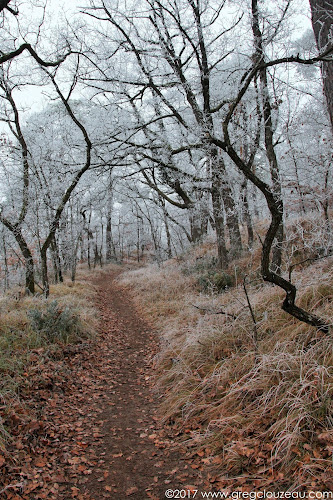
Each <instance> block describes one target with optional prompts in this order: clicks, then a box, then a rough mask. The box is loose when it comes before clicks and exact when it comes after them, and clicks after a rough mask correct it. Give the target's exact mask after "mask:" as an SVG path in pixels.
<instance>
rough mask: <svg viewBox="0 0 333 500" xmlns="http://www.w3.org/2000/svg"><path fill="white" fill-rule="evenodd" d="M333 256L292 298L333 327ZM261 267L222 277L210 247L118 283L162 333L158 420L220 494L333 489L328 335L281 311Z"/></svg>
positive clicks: (302, 280)
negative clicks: (245, 489)
mask: <svg viewBox="0 0 333 500" xmlns="http://www.w3.org/2000/svg"><path fill="white" fill-rule="evenodd" d="M332 261H333V260H332V257H330V258H327V259H323V260H320V261H318V262H316V263H314V264H312V265H308V267H306V268H304V269H303V270H295V271H294V273H293V281H294V282H295V284H296V285H297V287H298V289H299V293H298V303H299V304H300V305H301V306H302V307H305V308H307V309H308V310H310V311H313V312H315V313H316V314H318V315H321V316H323V317H324V318H326V319H327V321H328V322H329V323H331V322H332V318H333V304H332V297H333V271H332ZM258 268H259V251H258V252H254V253H253V254H252V255H250V256H249V257H248V258H244V259H242V260H239V261H237V262H235V263H234V264H233V266H232V267H230V268H229V269H228V270H227V272H226V273H225V274H227V276H225V275H222V276H221V273H219V272H217V271H216V269H215V268H214V255H213V250H212V246H211V245H209V244H206V245H202V246H201V247H198V248H196V249H193V250H192V251H191V252H190V253H189V254H188V255H185V256H183V257H182V258H181V259H177V260H171V261H168V262H166V263H165V264H164V265H163V266H162V267H160V268H158V267H156V266H148V267H146V268H143V269H139V270H135V271H131V272H128V273H127V274H125V276H124V277H123V279H122V282H123V283H124V284H125V285H128V286H129V287H130V288H131V290H132V291H133V296H134V299H135V301H136V303H137V307H138V308H139V309H140V310H141V311H142V312H143V313H144V314H145V316H146V317H147V319H148V320H149V321H151V322H152V323H153V324H154V325H155V326H156V327H158V328H159V331H160V336H161V353H160V355H159V358H158V360H157V365H158V372H159V377H158V386H159V390H160V391H162V392H163V393H164V394H165V398H164V405H163V408H162V414H163V416H164V419H165V420H166V421H168V422H170V423H172V424H173V425H175V426H176V427H177V429H178V432H179V434H180V435H181V436H182V438H183V440H184V441H186V443H187V445H188V446H189V449H191V450H192V451H193V453H194V454H199V455H200V456H201V455H202V454H203V455H202V456H204V459H203V461H204V464H205V465H206V466H207V465H208V466H209V465H210V466H211V467H212V476H211V477H212V478H213V479H212V480H213V481H215V484H216V485H217V486H218V487H228V486H230V485H232V486H233V487H234V488H235V487H238V486H239V487H240V486H242V485H249V486H251V487H257V488H258V487H261V488H263V487H279V488H288V489H291V488H294V489H307V488H310V489H314V490H316V489H318V490H322V489H326V490H327V489H333V484H332V454H333V430H332V427H333V399H332V398H333V338H332V335H324V334H322V333H320V332H317V331H316V330H315V329H314V328H312V327H309V326H307V325H305V324H303V323H300V322H298V321H297V320H295V319H293V318H292V317H291V316H289V315H288V314H286V313H284V312H283V311H282V310H281V304H282V300H283V293H281V291H279V290H278V289H277V288H276V287H272V286H270V285H267V284H264V283H263V282H262V281H261V280H260V279H259V271H258ZM245 275H247V278H246V283H247V285H246V291H247V293H248V297H249V300H250V304H251V309H252V312H253V316H254V318H253V317H252V314H251V310H250V307H249V303H248V301H247V298H246V294H245V290H244V286H243V283H244V281H243V280H244V277H245ZM221 283H222V286H220V285H221ZM226 284H227V285H228V286H227V287H225V286H226ZM217 292H219V293H217Z"/></svg>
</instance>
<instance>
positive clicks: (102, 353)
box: [0, 274, 209, 500]
mask: <svg viewBox="0 0 333 500" xmlns="http://www.w3.org/2000/svg"><path fill="white" fill-rule="evenodd" d="M115 278H116V274H113V275H110V274H100V275H99V276H98V277H97V278H95V282H94V284H95V285H96V287H97V298H96V314H98V315H99V319H100V332H99V335H98V337H97V340H94V341H92V342H85V343H83V344H79V345H78V346H68V347H67V348H66V349H65V351H64V352H61V353H60V357H59V356H58V357H53V358H52V357H49V355H48V356H47V357H46V358H44V350H43V349H39V350H36V351H35V352H33V354H32V356H33V357H34V363H33V364H32V365H31V367H30V369H29V371H28V372H27V373H26V374H25V376H26V377H27V380H30V382H28V384H27V389H26V390H25V391H23V392H22V398H23V399H24V401H25V407H26V411H25V415H24V416H22V415H21V414H20V411H21V410H20V408H18V409H17V410H16V411H15V412H14V409H13V417H12V418H13V419H15V425H16V431H13V439H12V441H11V443H10V448H11V450H10V452H11V457H12V458H11V459H10V461H9V462H6V465H5V466H4V463H3V457H1V455H0V459H2V460H0V472H1V474H0V485H1V486H0V493H1V494H0V498H1V500H2V499H6V500H39V499H41V500H42V499H44V500H45V499H47V500H70V499H72V498H74V499H77V500H101V499H103V498H108V499H111V500H122V499H125V498H130V499H133V500H146V499H147V500H148V499H153V500H154V499H155V500H162V499H164V498H165V492H166V490H167V489H169V488H171V489H176V488H188V487H190V485H194V486H196V487H198V486H200V485H202V479H201V476H200V474H201V473H200V469H201V468H202V467H201V466H200V465H198V464H195V463H194V462H193V459H191V458H190V457H189V456H186V455H185V453H184V451H183V452H182V450H181V448H180V447H179V446H177V445H175V444H174V443H173V439H172V438H173V431H172V429H169V428H168V427H163V426H161V425H159V420H160V418H159V416H157V412H156V409H157V408H158V405H159V404H158V396H157V395H156V394H154V391H153V382H152V376H153V368H152V364H153V363H152V360H153V358H154V356H155V354H156V352H158V342H157V336H156V334H155V333H154V332H153V331H152V330H151V329H150V328H149V327H148V326H147V325H146V324H145V323H144V321H143V320H142V319H140V317H139V316H138V314H137V312H136V310H135V308H134V306H133V303H132V302H131V300H130V298H129V297H128V291H127V290H123V289H122V288H121V286H119V284H117V283H116V281H115ZM29 408H30V409H29ZM199 463H200V462H199ZM208 486H209V484H208ZM206 487H207V483H206Z"/></svg>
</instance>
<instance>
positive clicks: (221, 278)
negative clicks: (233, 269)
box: [197, 271, 234, 293]
mask: <svg viewBox="0 0 333 500" xmlns="http://www.w3.org/2000/svg"><path fill="white" fill-rule="evenodd" d="M197 283H198V285H199V289H200V291H201V292H207V291H212V292H215V293H221V292H224V291H225V290H227V289H228V288H230V287H232V286H233V284H234V280H233V277H232V276H230V274H227V273H225V272H223V271H220V272H208V273H206V274H204V275H201V276H199V278H198V280H197Z"/></svg>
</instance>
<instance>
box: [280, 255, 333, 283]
mask: <svg viewBox="0 0 333 500" xmlns="http://www.w3.org/2000/svg"><path fill="white" fill-rule="evenodd" d="M332 255H333V254H332V253H328V254H326V255H316V256H315V257H309V258H308V259H304V260H301V261H299V262H295V264H292V265H291V266H289V281H291V273H292V272H293V270H294V268H295V267H296V266H300V265H301V264H305V262H313V261H315V260H320V259H326V258H327V257H332Z"/></svg>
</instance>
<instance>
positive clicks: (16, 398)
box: [0, 277, 96, 465]
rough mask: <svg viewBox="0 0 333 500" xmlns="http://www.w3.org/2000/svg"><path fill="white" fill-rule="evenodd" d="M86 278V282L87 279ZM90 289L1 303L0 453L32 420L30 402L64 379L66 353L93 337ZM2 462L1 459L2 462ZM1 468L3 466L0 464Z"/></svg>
mask: <svg viewBox="0 0 333 500" xmlns="http://www.w3.org/2000/svg"><path fill="white" fill-rule="evenodd" d="M85 278H86V277H85ZM93 294H94V289H93V286H92V285H91V283H89V282H87V281H86V280H82V281H80V280H79V281H77V282H76V283H74V284H73V283H72V282H70V281H69V280H66V281H65V282H64V283H61V284H58V285H53V286H52V287H51V295H50V298H48V299H45V298H44V297H43V296H34V297H29V296H24V295H23V294H22V291H21V290H19V289H17V290H11V291H9V292H8V293H6V294H4V295H3V296H1V298H0V449H1V452H2V453H3V454H4V456H6V455H7V453H8V449H9V448H10V442H11V435H12V433H13V432H16V431H17V428H18V426H19V427H22V426H24V424H28V422H30V421H33V420H34V418H36V416H35V415H34V412H33V408H32V407H33V404H32V405H30V406H32V407H29V408H27V405H26V403H27V402H28V406H29V401H32V402H33V400H34V398H35V399H36V400H38V401H39V400H40V399H42V398H43V391H47V390H48V389H49V388H50V387H54V386H55V385H57V384H60V385H61V383H62V382H63V380H65V379H66V373H64V372H63V371H64V367H63V366H62V365H61V363H59V360H61V359H62V358H63V357H64V356H65V354H66V351H68V349H70V348H71V347H73V346H75V345H81V344H82V343H84V342H85V341H86V340H87V339H88V338H90V337H91V336H92V335H94V331H95V328H96V319H95V311H94V308H93V301H92V298H93ZM0 462H1V460H0ZM0 465H1V463H0Z"/></svg>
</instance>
